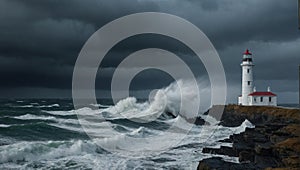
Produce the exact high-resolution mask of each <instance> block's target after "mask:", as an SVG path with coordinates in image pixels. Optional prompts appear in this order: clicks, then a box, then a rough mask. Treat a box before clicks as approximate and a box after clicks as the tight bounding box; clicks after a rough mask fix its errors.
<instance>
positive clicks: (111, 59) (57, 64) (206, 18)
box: [0, 0, 300, 103]
mask: <svg viewBox="0 0 300 170" xmlns="http://www.w3.org/2000/svg"><path fill="white" fill-rule="evenodd" d="M137 12H164V13H169V14H173V15H177V16H179V17H182V18H184V19H186V20H188V21H190V22H191V23H193V24H195V25H196V26H198V27H199V28H200V29H201V30H202V31H203V32H204V33H205V34H206V35H207V36H208V38H209V39H210V40H211V42H212V43H213V45H214V46H215V48H216V49H217V51H218V53H219V55H220V57H221V60H222V63H223V66H224V69H225V73H226V78H227V83H228V94H229V95H228V102H230V103H233V102H236V96H238V95H239V93H240V90H241V88H240V86H241V84H240V83H241V82H240V81H241V68H240V62H241V57H242V53H243V52H244V51H245V49H246V48H249V49H250V51H252V53H253V57H254V62H255V68H254V77H255V86H256V88H257V90H259V91H263V90H266V88H267V86H271V88H272V91H274V93H276V94H278V98H279V99H278V100H279V103H297V102H298V65H299V64H300V62H299V61H300V54H299V53H300V37H299V35H300V30H298V29H297V28H298V25H297V24H298V23H297V21H298V20H297V1H296V0H287V1H282V0H263V1H262V0H251V1H240V0H121V1H114V0H86V1H83V0H25V1H24V0H0V97H1V98H16V97H43V98H55V97H60V98H61V97H63V98H70V97H71V87H72V73H73V68H74V65H75V62H76V59H77V57H78V54H79V52H80V50H81V48H82V46H83V44H84V43H85V42H86V41H87V39H88V38H89V37H90V36H91V35H92V34H93V33H94V32H95V31H96V30H98V29H99V28H101V27H102V26H103V25H105V24H107V23H108V22H110V21H112V20H114V19H117V18H119V17H122V16H124V15H127V14H133V13H137ZM149 47H156V48H162V49H166V50H170V51H172V52H174V53H176V54H178V55H180V56H181V58H183V59H184V61H185V62H186V63H188V64H189V65H190V67H191V68H192V70H193V71H194V73H195V74H196V75H197V76H199V77H205V76H206V71H205V69H204V67H203V65H202V63H201V61H195V57H193V55H194V54H193V53H192V52H191V51H190V49H188V48H187V47H186V46H184V45H183V44H181V43H180V42H177V41H176V40H174V39H171V38H168V37H163V36H159V35H140V36H135V37H131V38H129V39H126V40H124V41H122V42H120V43H119V44H117V45H116V46H115V47H114V48H113V49H111V51H110V52H109V54H108V55H107V56H106V57H105V60H104V61H103V63H101V72H99V71H98V75H97V76H98V78H97V81H96V86H97V89H98V91H101V92H103V93H102V94H105V93H106V92H107V91H109V90H110V81H111V76H112V74H113V72H114V68H115V67H116V66H117V65H118V64H119V63H120V62H121V61H122V59H124V58H125V57H126V56H127V55H129V54H130V53H132V52H134V51H137V50H140V49H144V48H149ZM172 81H173V80H172V78H170V76H168V75H167V74H165V73H162V72H160V71H157V70H152V71H151V70H150V71H144V72H142V73H140V74H139V75H137V77H136V78H135V79H134V81H133V82H132V86H131V88H132V90H133V91H135V90H136V91H143V90H148V89H153V88H160V87H164V86H167V85H168V84H169V83H170V82H172Z"/></svg>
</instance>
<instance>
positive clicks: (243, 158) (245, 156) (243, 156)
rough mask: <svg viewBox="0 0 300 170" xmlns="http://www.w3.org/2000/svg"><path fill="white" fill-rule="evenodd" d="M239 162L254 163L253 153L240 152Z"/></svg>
mask: <svg viewBox="0 0 300 170" xmlns="http://www.w3.org/2000/svg"><path fill="white" fill-rule="evenodd" d="M239 161H240V162H254V154H253V152H248V151H241V152H240V153H239Z"/></svg>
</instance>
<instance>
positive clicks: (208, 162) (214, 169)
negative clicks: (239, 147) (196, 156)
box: [197, 157, 257, 170]
mask: <svg viewBox="0 0 300 170" xmlns="http://www.w3.org/2000/svg"><path fill="white" fill-rule="evenodd" d="M227 169H230V170H240V169H243V170H255V169H257V167H256V166H255V165H254V164H252V163H242V164H237V163H232V162H226V161H224V160H223V159H222V158H220V157H213V158H208V159H203V160H202V161H200V162H199V164H198V167H197V170H227Z"/></svg>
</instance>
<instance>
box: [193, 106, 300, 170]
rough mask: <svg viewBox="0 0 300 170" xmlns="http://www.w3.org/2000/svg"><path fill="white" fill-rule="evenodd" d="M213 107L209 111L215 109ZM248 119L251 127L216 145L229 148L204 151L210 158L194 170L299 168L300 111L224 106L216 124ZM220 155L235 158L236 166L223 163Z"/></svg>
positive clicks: (233, 122)
mask: <svg viewBox="0 0 300 170" xmlns="http://www.w3.org/2000/svg"><path fill="white" fill-rule="evenodd" d="M218 107H224V106H213V107H212V108H211V109H212V110H218ZM245 119H248V120H249V121H250V122H251V123H252V124H254V125H255V128H247V129H246V130H245V132H243V133H240V134H234V135H231V136H230V137H229V138H228V139H225V140H222V141H220V142H224V143H232V147H228V146H222V147H221V148H218V149H216V148H204V149H203V150H202V152H203V153H210V154H214V157H212V158H208V159H204V160H201V161H200V162H199V165H198V170H210V169H217V170H218V169H220V170H224V169H270V170H271V169H300V110H299V109H289V108H280V107H268V106H238V105H227V106H225V107H224V112H223V115H222V118H221V121H220V125H222V126H226V127H235V126H239V125H240V124H241V123H242V122H243V121H244V120H245ZM220 155H227V156H233V157H238V158H239V162H240V163H232V162H226V161H224V160H223V159H222V158H221V157H220Z"/></svg>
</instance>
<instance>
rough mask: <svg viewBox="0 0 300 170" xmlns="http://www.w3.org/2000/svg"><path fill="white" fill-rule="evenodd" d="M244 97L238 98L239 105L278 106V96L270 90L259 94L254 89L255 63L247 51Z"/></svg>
mask: <svg viewBox="0 0 300 170" xmlns="http://www.w3.org/2000/svg"><path fill="white" fill-rule="evenodd" d="M241 66H242V95H240V96H239V97H238V104H239V105H245V106H268V105H271V106H277V96H276V94H274V93H272V92H271V89H270V88H269V87H268V90H267V91H265V92H257V91H256V90H255V88H254V89H253V84H254V83H253V66H254V64H253V61H252V54H251V53H250V51H249V50H248V49H247V50H246V51H245V52H244V54H243V61H242V64H241Z"/></svg>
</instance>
